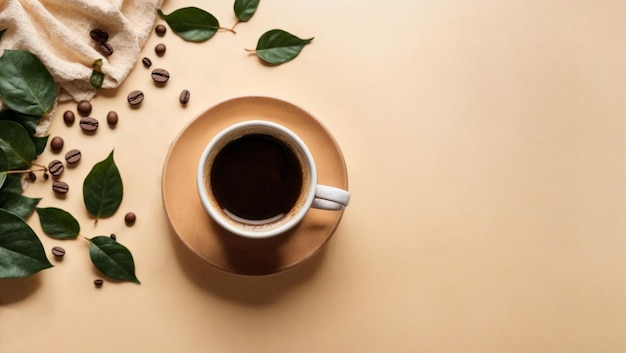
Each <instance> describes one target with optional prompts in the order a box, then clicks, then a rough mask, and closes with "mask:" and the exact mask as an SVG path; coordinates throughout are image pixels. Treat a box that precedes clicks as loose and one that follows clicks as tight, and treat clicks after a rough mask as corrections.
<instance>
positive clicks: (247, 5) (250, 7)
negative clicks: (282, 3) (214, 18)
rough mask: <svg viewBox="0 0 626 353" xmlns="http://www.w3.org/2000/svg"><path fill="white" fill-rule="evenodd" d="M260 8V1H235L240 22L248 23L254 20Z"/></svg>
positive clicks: (236, 14)
mask: <svg viewBox="0 0 626 353" xmlns="http://www.w3.org/2000/svg"><path fill="white" fill-rule="evenodd" d="M258 6H259V0H235V6H234V10H235V16H237V18H238V19H239V21H241V22H246V21H248V20H249V19H250V18H252V16H253V15H254V13H255V12H256V9H257V7H258Z"/></svg>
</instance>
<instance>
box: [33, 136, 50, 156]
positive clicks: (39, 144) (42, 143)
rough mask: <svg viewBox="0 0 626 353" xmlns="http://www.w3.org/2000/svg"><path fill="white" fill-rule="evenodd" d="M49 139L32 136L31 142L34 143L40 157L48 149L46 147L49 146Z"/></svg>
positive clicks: (36, 153)
mask: <svg viewBox="0 0 626 353" xmlns="http://www.w3.org/2000/svg"><path fill="white" fill-rule="evenodd" d="M48 137H50V136H33V135H31V136H30V139H31V141H33V145H35V155H37V156H38V155H40V154H42V153H43V151H44V150H45V149H46V145H47V144H48Z"/></svg>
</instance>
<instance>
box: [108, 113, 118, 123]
mask: <svg viewBox="0 0 626 353" xmlns="http://www.w3.org/2000/svg"><path fill="white" fill-rule="evenodd" d="M118 119H119V117H118V116H117V113H116V112H114V111H110V112H109V114H107V123H108V124H109V126H115V125H117V120H118Z"/></svg>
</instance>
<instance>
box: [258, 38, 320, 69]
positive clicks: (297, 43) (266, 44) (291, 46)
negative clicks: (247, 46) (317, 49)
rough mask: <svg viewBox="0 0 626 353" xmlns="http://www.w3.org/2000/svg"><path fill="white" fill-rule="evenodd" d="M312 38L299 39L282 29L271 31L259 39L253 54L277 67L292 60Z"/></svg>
mask: <svg viewBox="0 0 626 353" xmlns="http://www.w3.org/2000/svg"><path fill="white" fill-rule="evenodd" d="M312 40H313V38H309V39H300V38H298V37H296V36H294V35H293V34H291V33H288V32H285V31H283V30H282V29H272V30H270V31H267V32H265V33H264V34H263V35H262V36H261V37H260V38H259V41H258V43H257V46H256V50H254V51H253V52H254V53H255V54H256V55H257V56H258V57H259V58H261V59H262V60H263V61H265V62H267V63H269V64H274V65H279V64H283V63H286V62H287V61H290V60H293V59H294V58H295V57H296V56H298V54H300V52H301V51H302V48H304V46H305V45H307V44H309V43H311V41H312Z"/></svg>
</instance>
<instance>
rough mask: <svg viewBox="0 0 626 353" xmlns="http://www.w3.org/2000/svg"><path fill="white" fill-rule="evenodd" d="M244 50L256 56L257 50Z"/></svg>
mask: <svg viewBox="0 0 626 353" xmlns="http://www.w3.org/2000/svg"><path fill="white" fill-rule="evenodd" d="M243 50H245V51H247V52H248V53H250V54H256V49H245V48H244V49H243Z"/></svg>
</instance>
